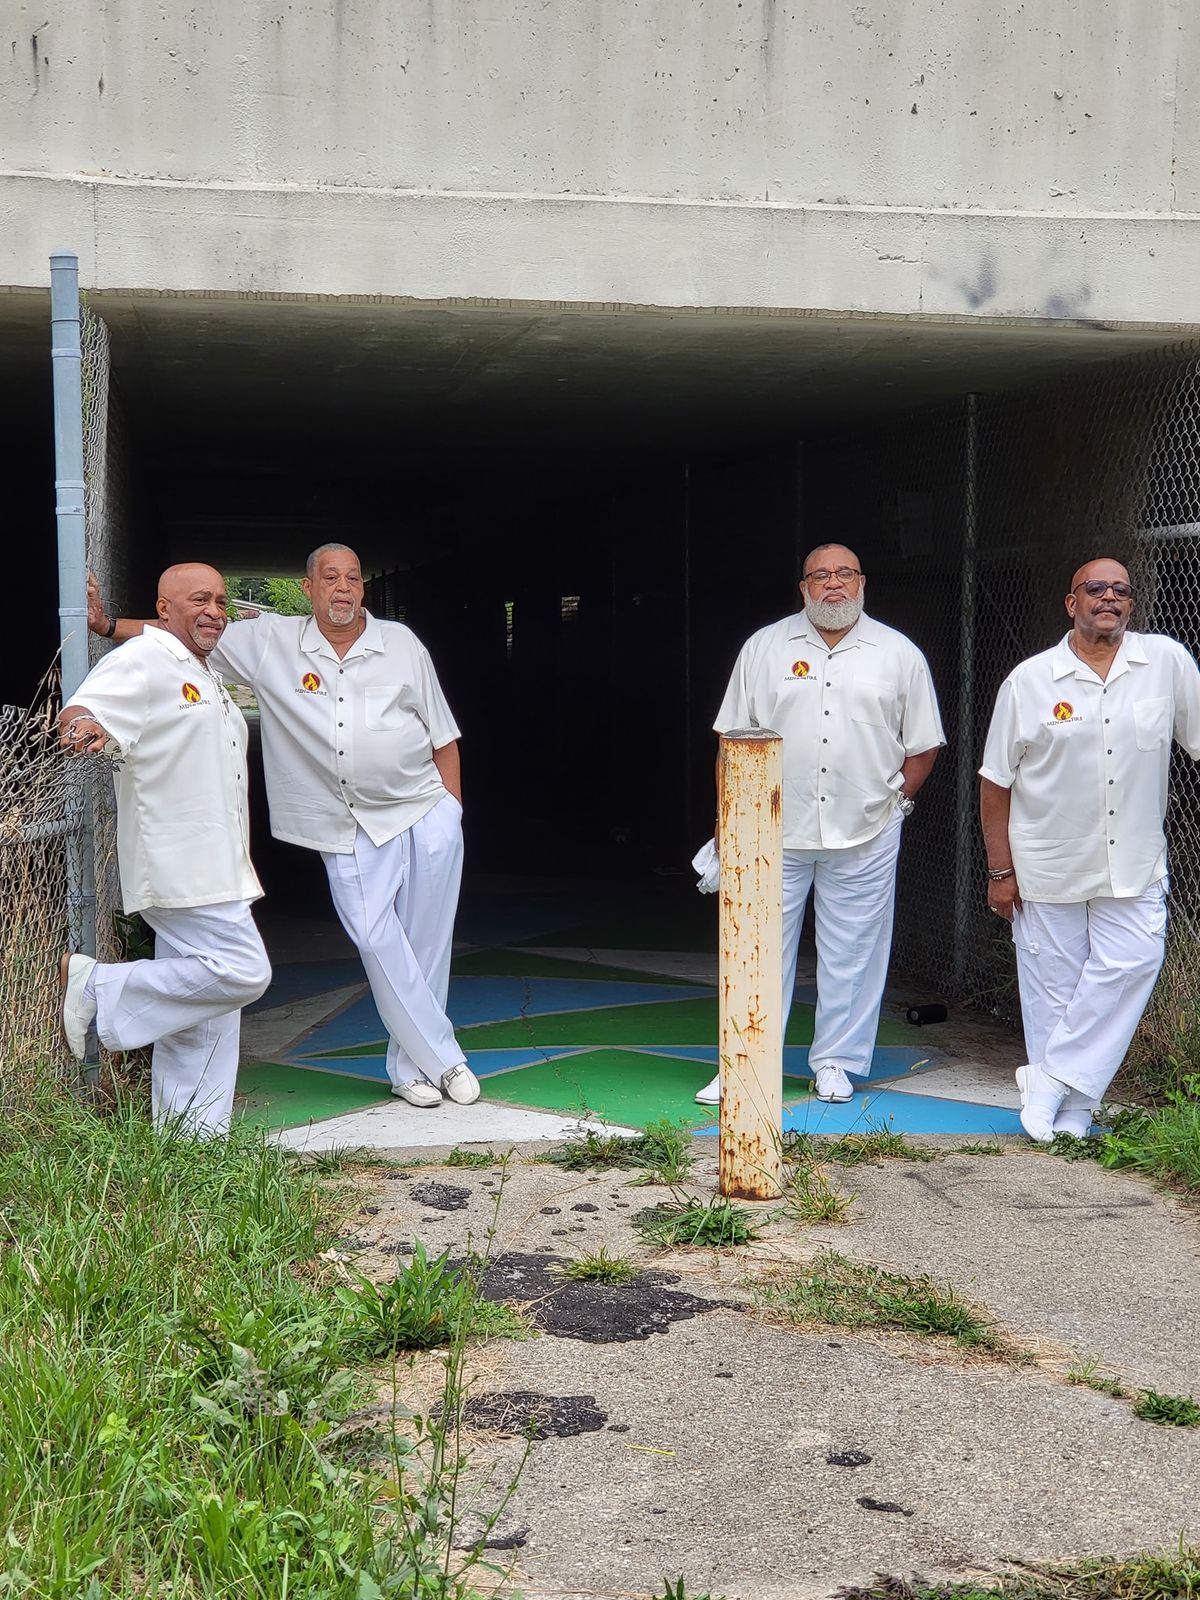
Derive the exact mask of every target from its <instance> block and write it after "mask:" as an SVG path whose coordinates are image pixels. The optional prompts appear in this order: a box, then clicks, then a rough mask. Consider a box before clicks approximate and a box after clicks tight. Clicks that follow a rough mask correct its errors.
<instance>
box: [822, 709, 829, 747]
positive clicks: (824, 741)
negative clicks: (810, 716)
mask: <svg viewBox="0 0 1200 1600" xmlns="http://www.w3.org/2000/svg"><path fill="white" fill-rule="evenodd" d="M825 715H826V716H828V715H829V713H828V711H827V712H826V713H825ZM821 743H822V744H828V743H829V740H828V739H822V740H821Z"/></svg>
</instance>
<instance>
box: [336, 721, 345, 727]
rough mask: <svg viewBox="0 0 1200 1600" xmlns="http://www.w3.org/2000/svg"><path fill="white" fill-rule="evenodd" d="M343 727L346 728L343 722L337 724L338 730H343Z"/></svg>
mask: <svg viewBox="0 0 1200 1600" xmlns="http://www.w3.org/2000/svg"><path fill="white" fill-rule="evenodd" d="M345 726H346V724H345V723H344V722H339V723H338V727H339V728H344V727H345Z"/></svg>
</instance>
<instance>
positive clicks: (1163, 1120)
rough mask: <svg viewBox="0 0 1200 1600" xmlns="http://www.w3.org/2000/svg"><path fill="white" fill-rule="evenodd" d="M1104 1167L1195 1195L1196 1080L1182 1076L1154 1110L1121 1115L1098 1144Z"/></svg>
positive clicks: (1199, 1128) (1199, 1120) (1199, 1153)
mask: <svg viewBox="0 0 1200 1600" xmlns="http://www.w3.org/2000/svg"><path fill="white" fill-rule="evenodd" d="M1100 1147H1101V1148H1100V1161H1101V1163H1102V1165H1104V1166H1106V1167H1118V1168H1120V1167H1124V1168H1131V1169H1133V1170H1134V1171H1137V1172H1144V1173H1147V1174H1148V1175H1150V1176H1151V1177H1155V1178H1161V1179H1163V1180H1165V1181H1167V1182H1169V1183H1172V1184H1175V1185H1177V1186H1178V1187H1180V1188H1182V1189H1184V1190H1186V1191H1187V1192H1189V1193H1192V1194H1200V1077H1195V1076H1192V1077H1187V1078H1185V1079H1184V1080H1183V1083H1182V1086H1181V1087H1180V1088H1178V1089H1172V1090H1171V1091H1170V1093H1169V1094H1168V1096H1167V1103H1166V1104H1165V1105H1164V1106H1161V1107H1160V1108H1159V1109H1158V1110H1157V1111H1126V1112H1123V1113H1122V1114H1121V1116H1120V1117H1118V1118H1117V1119H1116V1121H1115V1122H1114V1125H1113V1129H1112V1132H1111V1133H1109V1134H1106V1135H1105V1136H1104V1138H1103V1139H1102V1140H1101V1141H1100Z"/></svg>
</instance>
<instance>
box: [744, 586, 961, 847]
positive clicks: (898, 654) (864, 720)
mask: <svg viewBox="0 0 1200 1600" xmlns="http://www.w3.org/2000/svg"><path fill="white" fill-rule="evenodd" d="M713 726H714V727H715V729H716V730H717V732H718V733H730V732H732V731H733V730H734V729H736V728H771V729H774V731H775V732H776V733H778V734H782V736H783V844H784V848H785V849H786V850H823V849H835V850H836V849H847V848H848V847H849V846H850V845H855V844H863V843H864V842H865V841H866V840H868V839H874V838H875V837H876V836H877V835H878V834H879V833H881V832H882V831H883V829H884V827H885V825H886V824H887V821H888V819H889V818H890V817H891V816H892V815H893V814H894V812H895V810H896V795H897V793H898V791H899V789H900V785H901V783H902V781H903V778H902V775H901V771H900V768H901V766H902V764H903V762H904V760H905V758H906V757H907V756H913V755H919V754H920V753H921V752H923V751H925V750H932V749H934V748H935V747H936V746H938V745H941V744H944V743H945V742H946V740H945V735H944V734H943V732H942V721H941V717H940V716H939V715H938V707H937V697H936V695H935V694H934V689H933V679H932V678H931V677H930V673H929V667H928V665H927V664H926V661H925V657H924V656H923V655H922V654H921V652H920V651H919V650H918V649H917V647H916V645H915V644H913V643H912V641H911V640H910V639H906V638H905V637H904V635H903V634H902V633H897V632H896V630H895V629H894V628H887V627H885V626H884V625H883V623H881V622H876V621H875V620H874V619H873V618H872V617H867V616H861V617H859V619H858V621H857V623H856V624H855V625H854V627H853V628H851V629H850V631H849V633H847V634H846V635H845V636H844V637H843V638H842V639H840V640H839V641H838V643H837V644H836V645H835V646H834V647H833V649H832V650H830V648H829V646H828V645H827V644H826V643H825V641H824V639H823V638H822V637H821V635H820V633H819V632H818V631H817V629H816V627H815V626H814V625H813V624H812V623H811V622H810V621H809V620H808V617H807V615H806V614H805V613H804V612H803V611H801V612H799V613H797V615H795V616H792V617H784V618H783V620H782V621H780V622H774V623H772V624H771V625H770V626H769V627H766V628H761V629H760V630H759V631H758V632H757V633H755V634H752V635H751V637H750V638H749V639H748V640H747V641H746V643H745V644H744V645H743V646H742V650H741V654H740V655H739V656H738V658H737V662H736V664H735V666H734V669H733V676H732V677H731V678H730V680H729V687H728V689H726V691H725V698H724V700H723V701H722V702H721V709H720V711H718V713H717V720H716V722H715V723H714V724H713Z"/></svg>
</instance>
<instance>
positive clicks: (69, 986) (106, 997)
mask: <svg viewBox="0 0 1200 1600" xmlns="http://www.w3.org/2000/svg"><path fill="white" fill-rule="evenodd" d="M226 606H227V601H226V598H225V583H224V580H223V579H222V577H221V574H220V573H219V572H217V571H215V570H214V569H213V568H212V567H206V566H199V565H185V566H176V567H169V568H168V569H167V571H166V572H164V573H163V575H162V577H161V578H160V579H159V584H158V605H157V610H158V617H159V626H158V627H157V628H149V629H147V630H146V633H145V635H144V636H143V637H142V638H140V639H135V640H134V641H133V642H132V643H131V644H130V645H129V646H128V647H127V648H126V649H123V650H114V651H112V652H111V653H110V654H109V655H106V656H105V657H104V659H103V660H102V661H100V662H98V663H97V665H96V666H94V667H93V668H92V670H91V672H89V673H88V675H87V677H86V678H85V679H84V680H83V682H82V683H81V684H80V686H79V688H78V689H77V690H76V691H75V695H74V697H73V699H72V703H71V704H70V705H69V706H67V707H66V708H65V709H64V711H63V712H62V714H61V717H60V719H59V725H60V740H61V743H62V746H63V748H64V749H65V750H66V751H67V752H68V754H70V755H76V756H78V755H90V754H93V753H96V752H99V751H102V750H105V749H106V748H111V749H114V750H115V753H116V757H117V761H116V788H117V855H118V860H119V865H120V872H121V896H122V900H123V902H124V906H125V910H126V912H127V913H130V914H132V913H133V912H135V911H136V912H140V913H141V915H142V917H143V918H144V919H145V921H146V922H147V923H148V924H149V926H150V927H151V928H152V929H153V930H154V934H155V946H154V959H153V960H152V961H121V962H104V963H100V962H96V961H93V960H92V958H91V957H90V956H84V955H76V954H70V953H68V954H66V955H64V956H63V958H62V962H61V965H60V971H59V981H60V986H61V989H62V1025H63V1033H64V1035H65V1037H66V1041H67V1044H68V1046H69V1047H70V1049H71V1051H72V1053H73V1054H74V1055H75V1056H77V1057H78V1058H79V1060H81V1061H82V1060H83V1057H84V1051H85V1046H86V1040H87V1032H88V1029H89V1028H90V1027H91V1025H92V1023H93V1021H94V1022H95V1025H96V1031H97V1033H98V1035H99V1037H100V1040H101V1043H102V1044H104V1045H106V1046H107V1047H108V1048H109V1049H111V1050H136V1049H138V1048H140V1047H141V1046H143V1045H147V1044H152V1045H153V1046H154V1053H153V1060H152V1066H151V1104H152V1111H153V1116H154V1121H155V1123H156V1124H158V1125H159V1126H163V1125H172V1124H177V1125H178V1126H179V1127H181V1128H182V1129H184V1130H185V1131H187V1132H189V1133H194V1134H219V1133H224V1132H225V1131H226V1130H227V1129H228V1127H229V1118H230V1112H231V1109H232V1106H233V1091H234V1084H235V1081H236V1078H237V1066H238V1042H239V1036H240V1031H241V1008H242V1006H245V1005H249V1004H250V1002H251V1001H253V1000H257V999H258V997H259V996H260V995H261V994H262V993H263V992H264V990H265V989H266V987H267V984H268V983H269V982H270V979H271V967H270V963H269V962H268V960H267V953H266V951H265V949H264V948H263V943H262V939H261V938H260V937H259V934H258V929H257V928H256V927H255V926H254V919H253V917H252V916H251V914H250V903H251V901H253V900H256V899H258V897H259V896H260V895H261V893H262V890H261V888H260V887H259V882H258V879H257V877H256V876H255V873H254V868H253V867H252V866H251V864H250V850H249V838H250V829H249V811H248V805H247V785H246V743H247V736H246V723H245V719H244V718H243V716H242V714H241V712H240V711H239V710H238V709H237V707H236V706H235V705H234V704H233V703H232V701H231V700H230V698H229V696H228V695H227V694H226V693H225V689H224V686H223V685H222V683H221V680H220V678H219V677H218V676H217V674H216V673H215V672H214V671H213V668H212V665H211V661H212V655H213V652H214V650H215V649H216V647H217V643H218V641H219V640H220V638H221V635H222V634H223V633H224V631H225V624H226Z"/></svg>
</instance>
